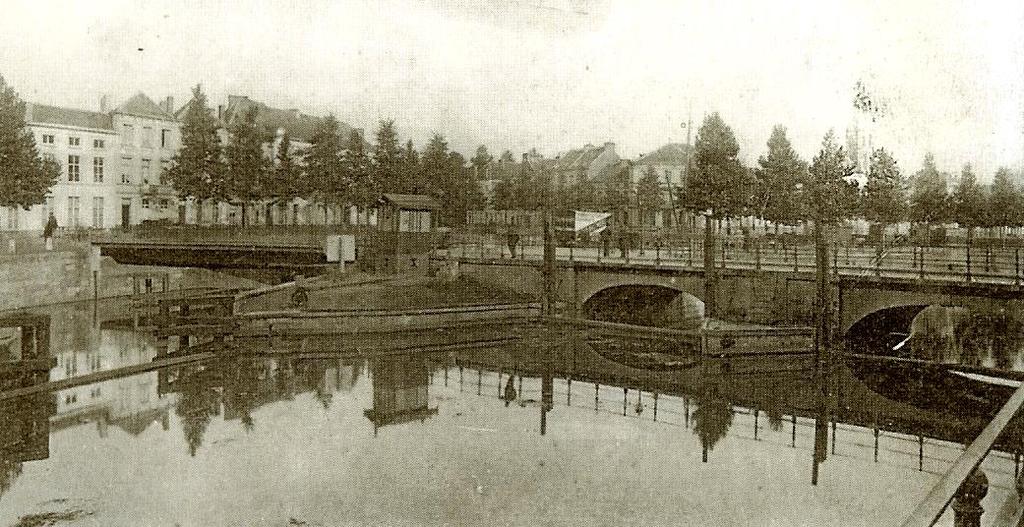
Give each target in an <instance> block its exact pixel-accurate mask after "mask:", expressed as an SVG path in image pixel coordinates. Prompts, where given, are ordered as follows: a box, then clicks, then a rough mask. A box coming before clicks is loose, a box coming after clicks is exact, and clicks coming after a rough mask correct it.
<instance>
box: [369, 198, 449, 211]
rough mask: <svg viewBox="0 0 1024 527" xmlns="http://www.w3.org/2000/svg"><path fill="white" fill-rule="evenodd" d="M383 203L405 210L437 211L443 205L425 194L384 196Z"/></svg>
mask: <svg viewBox="0 0 1024 527" xmlns="http://www.w3.org/2000/svg"><path fill="white" fill-rule="evenodd" d="M380 199H381V201H383V202H385V203H390V204H392V205H394V206H396V207H398V208H400V209H405V210H437V209H439V208H441V205H440V204H439V203H438V202H437V201H435V200H434V198H432V197H430V196H425V195H423V194H384V195H383V196H381V198H380Z"/></svg>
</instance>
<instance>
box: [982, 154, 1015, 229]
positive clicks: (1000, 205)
mask: <svg viewBox="0 0 1024 527" xmlns="http://www.w3.org/2000/svg"><path fill="white" fill-rule="evenodd" d="M1020 206H1021V197H1020V190H1019V189H1018V188H1017V186H1016V185H1015V184H1014V183H1013V177H1012V175H1011V174H1010V170H1009V169H1007V168H1006V167H1000V168H999V169H998V170H996V174H995V176H993V178H992V190H991V191H989V199H988V207H987V208H988V212H989V219H990V223H991V225H992V226H993V227H997V228H998V229H999V236H1000V238H1001V237H1002V235H1003V228H1004V227H1015V226H1018V225H1020V223H1021V213H1020Z"/></svg>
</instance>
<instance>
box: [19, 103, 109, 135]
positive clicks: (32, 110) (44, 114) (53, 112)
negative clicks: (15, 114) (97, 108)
mask: <svg viewBox="0 0 1024 527" xmlns="http://www.w3.org/2000/svg"><path fill="white" fill-rule="evenodd" d="M25 113H26V115H25V120H26V121H28V122H29V123H39V124H43V123H45V124H56V125H62V126H75V127H78V128H95V129H99V130H113V129H114V123H113V120H112V119H111V118H110V114H105V113H100V112H90V111H88V110H76V109H73V108H61V107H59V106H48V105H46V104H26V105H25Z"/></svg>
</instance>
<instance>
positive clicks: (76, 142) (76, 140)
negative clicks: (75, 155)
mask: <svg viewBox="0 0 1024 527" xmlns="http://www.w3.org/2000/svg"><path fill="white" fill-rule="evenodd" d="M81 144H82V138H81V137H74V136H70V137H68V146H81Z"/></svg>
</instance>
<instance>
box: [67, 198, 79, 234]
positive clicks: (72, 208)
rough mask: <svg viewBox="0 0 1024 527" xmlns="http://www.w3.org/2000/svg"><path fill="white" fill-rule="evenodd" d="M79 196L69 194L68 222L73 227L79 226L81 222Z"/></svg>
mask: <svg viewBox="0 0 1024 527" xmlns="http://www.w3.org/2000/svg"><path fill="white" fill-rule="evenodd" d="M79 212H80V209H79V202H78V196H68V224H69V226H71V227H78V226H79V225H80V224H81V221H80V219H79Z"/></svg>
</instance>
